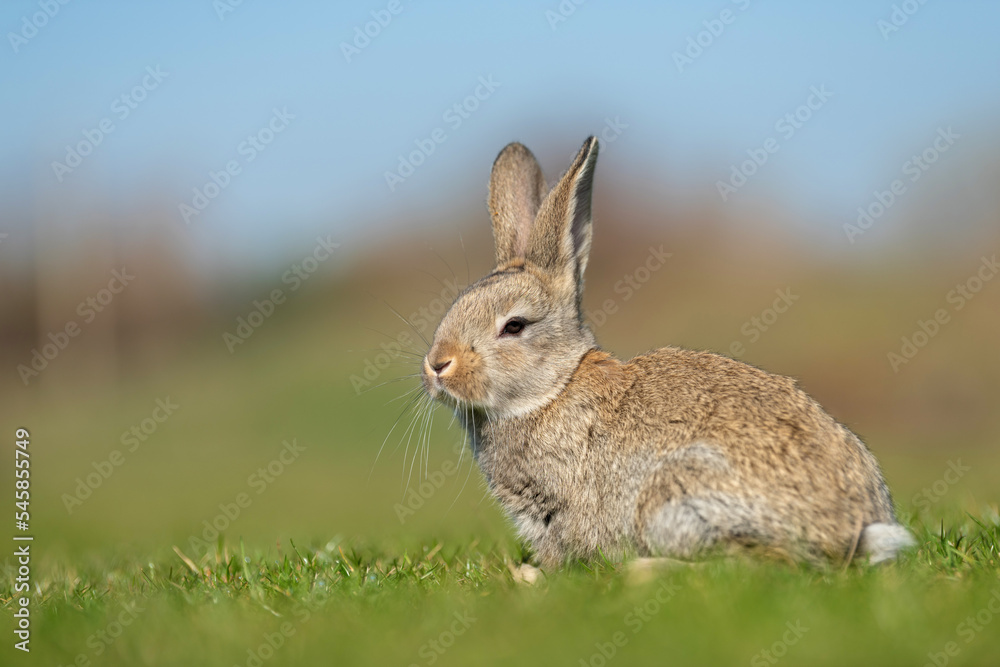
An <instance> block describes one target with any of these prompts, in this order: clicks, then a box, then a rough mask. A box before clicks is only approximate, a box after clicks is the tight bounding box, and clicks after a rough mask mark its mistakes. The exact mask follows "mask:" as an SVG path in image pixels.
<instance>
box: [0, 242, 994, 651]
mask: <svg viewBox="0 0 1000 667" xmlns="http://www.w3.org/2000/svg"><path fill="white" fill-rule="evenodd" d="M640 255H641V253H640ZM639 259H640V260H641V259H642V257H641V256H640V257H639ZM624 264H625V268H624V269H623V270H626V271H627V270H628V268H627V262H624ZM693 270H694V269H691V268H690V267H687V268H672V267H668V268H667V269H664V271H663V272H662V276H658V277H657V278H656V280H662V281H663V282H662V284H661V285H662V286H661V287H652V286H650V287H648V288H645V291H644V292H642V293H641V294H639V295H638V296H637V297H636V298H635V300H634V301H632V302H630V303H628V304H624V303H623V304H621V305H622V310H621V314H620V315H618V316H616V318H615V319H609V321H608V323H607V325H606V326H604V327H603V328H602V329H601V330H600V331H599V334H600V337H601V338H602V339H603V340H604V342H605V343H606V344H608V346H609V347H611V348H613V349H618V350H619V351H624V353H625V354H628V353H629V352H630V351H637V350H639V349H642V346H644V345H647V344H655V343H665V342H667V341H670V342H674V343H680V344H685V345H693V346H701V347H709V348H713V349H719V350H724V349H727V348H728V347H729V343H730V342H731V341H732V340H733V339H734V338H738V337H739V336H740V334H739V330H740V324H741V323H742V321H743V320H745V319H746V318H747V317H749V316H750V315H752V314H753V313H754V312H756V309H757V306H756V305H753V306H747V305H746V304H763V305H764V306H766V305H767V304H768V303H769V302H770V301H771V300H772V299H773V289H774V287H773V286H774V284H781V283H776V282H775V281H774V280H771V279H770V278H769V277H768V276H764V277H762V278H760V279H759V280H758V282H756V283H753V284H745V285H743V284H739V282H738V281H729V282H727V281H725V280H722V279H719V280H717V281H716V282H715V283H713V282H712V281H711V280H710V278H711V276H713V275H719V272H718V271H717V270H716V267H712V266H710V265H708V266H705V267H704V269H703V270H704V275H703V276H699V275H694V276H693V277H692V278H691V279H690V280H689V281H688V282H687V283H683V284H682V283H681V282H679V276H682V275H685V273H686V272H688V271H693ZM956 274H957V275H961V270H958V271H956ZM810 276H812V274H809V275H806V274H802V275H797V276H794V282H790V283H789V284H794V285H797V287H796V289H797V290H798V289H801V290H802V292H803V293H804V294H808V296H809V298H808V299H807V298H805V297H803V300H802V302H801V304H800V305H797V306H796V309H797V310H795V311H794V312H793V313H791V314H789V315H787V316H786V318H785V319H784V320H782V321H781V322H779V324H777V325H775V326H774V327H773V330H772V331H770V332H769V333H768V334H767V336H764V337H762V338H761V340H760V342H759V344H757V345H756V346H755V347H753V348H752V349H751V350H750V351H749V352H748V354H747V356H746V357H745V358H746V359H747V360H749V361H752V362H753V363H757V364H759V365H762V366H765V367H767V368H771V369H773V370H776V371H778V372H783V373H789V374H792V375H796V376H797V377H800V378H802V381H803V386H804V387H805V388H806V389H807V390H808V391H810V392H811V393H813V394H814V395H816V396H817V398H819V399H820V400H821V402H823V403H824V404H825V405H827V406H828V407H829V408H830V409H831V411H832V412H833V414H834V415H835V416H837V417H838V418H841V419H844V420H845V421H847V423H849V424H850V425H851V426H852V427H853V428H855V429H856V430H858V432H859V433H861V434H862V436H863V437H865V439H866V441H867V442H868V443H869V444H870V445H871V446H872V448H873V450H874V451H875V453H876V454H877V455H878V456H879V458H880V459H881V461H882V463H883V466H884V468H885V471H886V475H887V478H888V480H889V483H890V485H891V486H892V488H893V491H894V494H895V498H896V501H897V504H898V506H899V509H900V516H901V518H902V520H903V521H904V522H905V523H907V524H908V525H909V526H910V527H911V528H912V529H913V531H914V533H915V534H916V535H917V537H918V540H919V542H920V547H919V548H918V549H917V550H915V551H913V552H911V553H909V554H907V555H906V556H904V558H903V559H902V560H901V561H900V562H898V563H893V564H890V565H886V566H882V567H877V568H869V567H867V566H866V565H864V564H861V563H855V564H853V565H851V566H850V567H848V568H846V569H844V568H841V567H839V566H831V567H830V568H829V569H826V570H815V569H803V568H796V567H794V566H790V565H788V564H783V563H772V562H758V561H751V560H746V561H743V560H735V561H733V560H728V561H721V560H720V561H710V562H707V563H705V564H703V565H698V566H685V567H677V568H674V569H670V570H667V571H664V572H662V573H660V574H659V575H657V576H656V577H654V578H653V579H652V580H649V581H645V582H637V581H635V580H634V579H633V578H632V577H630V575H629V573H628V570H627V567H625V566H623V565H622V564H620V563H610V562H597V563H578V564H575V565H573V566H571V567H568V568H566V569H564V570H562V571H558V572H546V573H545V575H544V577H543V578H542V579H541V581H540V582H539V583H538V584H537V585H535V586H530V587H529V586H525V585H523V584H518V583H515V581H514V578H513V576H512V574H511V568H512V567H514V566H516V565H517V564H519V563H521V562H523V561H524V560H525V559H526V558H527V557H528V554H526V553H524V551H523V548H522V547H521V546H520V545H518V543H517V542H516V540H515V539H514V537H513V535H512V533H511V531H510V530H509V528H508V526H507V524H506V522H505V520H504V518H503V517H502V515H501V513H500V511H499V509H498V508H497V507H496V506H495V505H494V504H493V502H492V500H491V499H490V498H489V497H488V496H487V495H486V493H485V489H484V487H483V483H482V480H481V478H480V476H479V474H478V471H476V470H474V469H473V468H472V467H471V462H470V460H469V456H468V455H467V454H462V453H461V452H462V449H461V435H460V434H459V433H457V431H456V429H454V428H449V416H448V415H447V414H446V413H445V412H444V411H443V410H440V409H439V410H438V411H436V412H435V413H434V415H435V417H434V422H433V424H431V423H428V424H427V434H428V437H427V442H428V443H429V445H430V447H429V449H428V450H427V451H426V452H425V453H426V458H424V459H419V458H418V459H416V460H417V461H418V462H417V463H416V464H414V460H415V459H414V452H415V443H416V439H415V438H414V439H412V441H411V442H409V443H408V441H407V438H405V437H398V436H399V435H400V432H399V431H397V432H396V434H395V435H394V436H392V437H391V438H390V439H389V440H388V442H387V445H386V449H385V451H384V452H383V453H382V454H381V456H380V457H379V458H378V460H377V461H376V452H378V450H379V447H380V445H381V444H382V442H383V440H384V439H385V436H386V433H387V432H388V431H389V428H390V426H391V425H392V423H393V420H394V419H395V417H396V415H397V414H398V413H399V412H400V410H401V409H402V405H403V403H404V401H400V400H399V396H400V395H401V394H402V393H403V392H404V391H406V390H408V389H410V388H411V387H412V384H410V383H412V380H404V381H403V382H400V383H395V382H389V384H387V385H386V386H384V387H381V388H378V389H374V390H372V391H370V392H363V393H360V394H359V393H358V392H356V391H355V388H354V386H353V385H352V382H351V380H350V378H351V376H352V375H358V374H362V373H363V372H364V369H365V368H366V362H367V361H369V360H372V359H375V358H376V355H378V354H379V347H378V345H379V341H380V340H382V338H379V337H378V336H380V335H381V334H378V335H376V334H371V333H370V332H367V326H368V325H370V326H371V327H373V328H377V329H379V330H380V331H382V332H383V333H385V334H386V337H387V339H392V338H393V337H394V336H395V334H397V333H398V331H399V330H400V329H401V325H400V323H399V322H398V320H395V319H394V317H393V316H392V314H391V313H387V311H386V309H385V307H384V305H382V304H381V303H379V302H378V300H374V299H367V300H366V299H363V298H361V297H358V296H357V295H353V294H352V293H334V294H332V295H330V294H322V293H320V292H315V293H314V294H312V295H311V296H310V295H305V296H302V297H301V299H300V300H299V301H297V302H292V303H290V304H288V305H287V306H283V308H284V310H282V312H281V313H280V316H276V317H275V318H274V319H273V320H271V321H268V323H267V324H266V325H264V326H262V327H261V328H260V329H259V330H258V331H256V332H255V333H254V334H253V337H252V338H250V339H249V340H248V341H247V343H246V344H245V345H243V346H242V347H240V348H238V349H237V350H236V351H235V352H234V353H233V354H230V353H229V352H228V351H227V350H226V348H225V346H224V344H223V343H222V342H221V339H220V336H219V335H213V336H211V337H207V336H206V337H205V338H204V339H196V340H195V341H194V342H193V343H191V345H190V347H189V348H188V349H185V350H184V351H183V355H182V357H183V360H184V361H183V363H164V364H163V365H162V366H161V367H157V368H153V369H148V368H147V369H144V370H143V371H142V372H141V373H140V372H135V373H131V374H130V371H129V370H128V369H127V368H126V369H125V370H124V371H123V373H122V378H121V380H120V382H118V383H116V384H112V385H107V386H90V385H88V384H87V383H86V382H79V383H76V384H74V383H72V382H70V381H63V380H61V379H60V380H59V381H55V382H51V383H50V384H48V385H44V386H43V387H42V388H41V389H39V390H37V391H35V392H33V393H26V392H23V391H18V390H16V389H10V390H9V391H5V403H6V406H5V411H6V413H7V415H9V418H10V419H11V420H12V423H10V424H9V426H10V428H9V429H8V428H7V427H6V426H5V429H4V432H11V433H12V432H13V427H14V426H20V427H25V428H28V429H29V430H30V431H31V451H32V484H33V486H32V533H33V534H34V535H35V542H34V543H33V546H32V549H33V561H32V582H33V588H32V607H31V611H32V633H33V634H32V643H31V647H32V651H31V654H30V655H24V654H22V653H20V652H17V651H15V650H13V648H12V645H13V643H14V639H13V635H12V634H11V633H9V632H7V633H5V636H6V638H7V639H6V641H5V642H4V644H5V645H4V647H3V649H2V651H3V653H2V655H3V656H4V657H3V658H2V659H0V663H2V664H4V665H8V664H10V665H18V664H25V665H35V664H37V665H66V666H68V665H248V666H251V667H252V666H258V667H259V666H260V665H317V664H337V665H339V664H345V665H392V664H399V665H493V664H497V665H501V664H503V665H510V664H522V665H536V664H537V665H570V666H580V665H591V666H593V667H601V666H602V665H613V664H620V665H646V664H649V665H689V664H706V665H728V664H749V665H753V666H756V665H770V664H779V663H780V664H787V665H796V664H806V665H861V664H879V665H883V664H884V665H924V664H931V665H944V664H954V665H988V664H996V663H997V656H998V655H1000V553H998V549H1000V528H998V526H1000V517H998V515H997V506H996V502H997V499H998V497H1000V496H998V494H997V493H996V490H997V489H998V488H1000V452H998V448H997V446H996V442H997V434H998V433H1000V421H998V417H997V415H996V412H995V409H994V406H995V405H996V402H997V396H998V387H1000V382H998V381H997V378H1000V372H998V371H997V368H998V361H997V360H996V359H995V357H996V355H995V339H992V338H990V335H988V334H989V332H991V331H993V332H995V330H996V328H997V325H996V318H997V317H998V314H997V313H998V309H996V308H994V306H995V303H996V297H994V296H990V297H986V296H984V297H982V298H981V299H980V300H979V301H977V302H976V303H975V304H974V306H975V307H974V308H973V307H970V308H969V309H968V310H966V311H965V312H963V314H962V318H961V319H959V318H956V322H955V323H954V324H951V325H950V328H949V329H948V330H947V331H945V332H943V333H942V334H941V335H940V337H939V338H938V339H937V340H936V341H935V343H934V344H933V345H930V346H928V348H927V350H926V351H922V352H921V356H920V357H918V358H917V359H915V361H914V363H913V364H912V366H911V367H909V368H907V369H905V372H902V373H900V374H898V375H894V374H892V372H891V371H890V370H889V369H888V367H887V366H886V364H885V351H886V350H887V349H892V348H893V346H895V345H897V344H898V332H899V331H901V330H902V331H907V330H909V329H912V321H913V320H914V319H915V318H916V317H919V316H921V314H922V313H924V312H925V311H926V310H927V308H928V307H930V306H933V305H935V304H936V302H937V300H938V299H937V297H938V296H939V295H938V294H937V291H939V290H937V287H936V286H935V285H936V283H935V284H934V285H932V286H931V287H930V288H927V286H926V285H925V284H921V283H919V282H918V281H917V280H916V279H913V280H910V281H906V280H902V279H900V280H898V281H896V282H891V281H883V282H880V281H879V280H877V279H874V278H872V277H871V276H852V277H851V278H850V279H848V278H843V279H839V280H831V279H825V280H823V279H820V278H815V277H810ZM703 278H704V279H703ZM948 279H950V278H948ZM789 280H790V281H791V280H793V278H789ZM595 282H596V284H597V285H601V284H602V282H601V281H595ZM603 284H608V283H607V281H606V280H605V281H604V282H603ZM942 284H945V285H947V282H943V283H942ZM666 285H673V287H672V288H671V289H674V290H676V293H675V294H671V296H670V308H669V309H666V308H664V307H662V301H663V299H664V298H665V297H664V296H663V295H664V293H665V290H666V287H663V286H666ZM901 285H902V286H904V287H905V289H903V287H900V286H901ZM692 286H696V287H692ZM431 287H432V288H433V287H434V286H433V283H432V284H431ZM436 289H437V290H440V288H439V287H438V288H436ZM907 290H908V291H907ZM376 291H377V290H376ZM604 291H605V292H607V291H608V290H607V289H605V290H604ZM862 292H863V294H864V298H861V297H859V296H857V295H858V294H861V293H862ZM432 293H433V292H432ZM901 293H903V294H904V296H905V297H906V298H900V297H899V295H900V294H901ZM997 294H1000V292H997ZM921 295H923V296H921ZM297 298H298V297H297ZM428 298H429V297H428V296H427V294H426V293H419V294H417V296H414V297H412V304H409V303H406V302H404V303H403V305H401V306H400V308H401V309H402V310H403V311H404V312H407V313H409V312H410V309H409V308H408V307H407V306H410V305H412V306H413V307H416V306H417V305H419V304H420V303H421V302H426V300H427V299H428ZM603 298H605V294H604V293H603V292H601V289H600V288H596V289H595V295H594V299H595V303H599V302H600V299H603ZM921 299H922V300H921ZM329 303H335V304H337V306H336V307H335V308H330V307H329V306H324V304H329ZM885 303H897V304H903V305H902V306H896V308H895V310H891V311H886V310H885V308H884V304H885ZM705 304H712V307H711V308H706V307H705ZM651 312H656V313H661V312H662V313H663V315H662V316H660V319H659V320H657V321H650V319H649V317H648V316H647V314H648V313H651ZM931 312H933V310H932V311H931ZM848 315H850V317H849V316H848ZM852 317H853V319H851V318H852ZM231 326H232V322H231V321H230V322H222V323H221V325H220V331H219V333H221V330H222V329H223V328H225V327H231ZM630 348H631V349H630ZM991 349H992V350H993V352H994V354H993V355H992V356H990V355H988V354H987V355H984V354H983V353H982V352H983V350H991ZM819 350H822V354H817V351H819ZM68 354H69V353H68ZM409 369H410V366H409V365H408V364H407V363H402V362H401V363H399V364H396V363H395V362H394V363H393V365H392V366H391V367H388V368H385V369H380V370H378V372H377V373H374V374H375V375H377V377H375V378H374V379H373V380H372V384H373V385H376V384H380V383H382V382H385V381H390V380H392V379H393V378H395V377H397V376H399V375H403V374H406V373H408V372H410V370H409ZM58 372H59V371H58V369H56V368H54V369H53V370H52V371H51V373H52V375H51V377H53V378H56V377H58V376H57V375H56V374H57V373H58ZM970 388H971V389H970ZM956 392H959V393H956ZM961 392H964V393H961ZM890 399H891V400H890ZM157 401H160V402H162V403H170V404H173V405H175V406H176V407H175V408H172V409H171V414H170V415H169V416H167V417H166V418H165V419H163V420H162V421H156V420H155V419H154V420H153V421H150V418H151V416H152V415H154V414H155V411H156V408H157ZM879 401H882V402H881V403H880V402H879ZM159 414H160V416H162V412H161V413H159ZM5 416H6V415H5ZM13 422H16V423H13ZM6 423H7V422H6V419H5V424H6ZM403 423H404V424H405V423H407V422H406V421H405V420H404V422H403ZM143 424H146V426H148V427H149V428H148V429H147V428H146V427H144V426H143ZM136 426H138V427H140V429H141V430H142V429H145V430H144V431H143V434H144V437H143V439H141V440H137V442H135V443H133V441H132V440H129V439H128V438H123V435H124V434H126V433H128V432H130V430H131V429H132V427H136ZM12 440H13V438H11V439H10V441H9V442H8V443H7V445H9V446H7V447H6V448H5V452H10V451H11V447H12ZM286 443H287V444H286ZM115 451H118V452H119V454H120V456H118V457H115V458H114V460H115V461H118V462H119V463H115V464H113V465H112V468H111V469H110V470H111V472H110V473H109V474H107V475H106V476H101V475H100V473H99V472H98V473H97V474H98V477H94V476H93V474H94V473H95V471H99V470H100V469H103V470H105V471H107V470H108V468H107V466H106V465H104V462H107V461H110V460H112V456H113V453H114V452H115ZM7 455H8V454H7V453H5V454H4V455H3V456H4V463H3V467H4V469H7V463H6V460H7V459H6V457H7ZM953 464H954V465H957V466H960V470H961V474H958V473H955V474H950V473H949V470H952V465H953ZM411 470H412V473H411V472H410V471H411ZM956 475H957V476H956ZM88 480H89V481H88ZM408 480H409V481H408ZM91 482H93V483H91ZM81 484H84V485H85V486H86V488H81V486H80V485H81ZM4 488H5V489H6V488H7V487H6V486H5V487H4ZM88 491H89V492H88ZM6 493H7V491H4V495H6ZM415 493H416V495H414V494H415ZM216 529H219V530H216ZM4 563H5V567H4V570H3V576H2V581H0V603H2V605H3V608H4V610H5V613H6V615H7V617H8V618H10V615H11V614H12V613H13V611H14V609H15V605H16V602H15V600H14V596H13V594H12V592H13V585H14V583H15V576H16V570H15V569H14V565H15V563H14V560H13V559H12V558H10V556H9V554H8V556H7V557H6V559H5V561H4Z"/></svg>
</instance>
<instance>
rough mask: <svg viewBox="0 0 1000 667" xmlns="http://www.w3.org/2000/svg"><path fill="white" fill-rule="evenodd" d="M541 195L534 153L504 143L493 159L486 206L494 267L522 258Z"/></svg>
mask: <svg viewBox="0 0 1000 667" xmlns="http://www.w3.org/2000/svg"><path fill="white" fill-rule="evenodd" d="M544 196H545V178H543V177H542V168H541V167H539V166H538V161H537V160H536V159H535V156H534V155H532V154H531V151H529V150H528V149H527V148H525V147H524V146H523V145H522V144H519V143H517V142H514V143H511V144H507V146H506V148H504V149H503V150H502V151H500V155H498V156H497V159H496V160H495V161H494V162H493V173H492V174H491V175H490V200H489V207H490V217H491V218H492V219H493V242H494V245H495V246H496V255H497V266H503V265H504V264H507V263H508V262H510V261H511V260H515V259H523V258H524V253H525V251H526V249H527V247H528V235H529V234H530V233H531V226H532V225H533V224H534V222H535V216H537V215H538V207H539V206H540V205H541V203H542V197H544Z"/></svg>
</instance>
